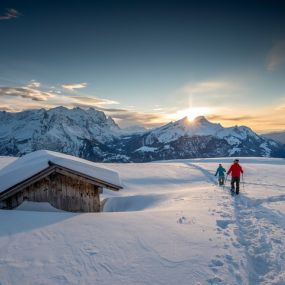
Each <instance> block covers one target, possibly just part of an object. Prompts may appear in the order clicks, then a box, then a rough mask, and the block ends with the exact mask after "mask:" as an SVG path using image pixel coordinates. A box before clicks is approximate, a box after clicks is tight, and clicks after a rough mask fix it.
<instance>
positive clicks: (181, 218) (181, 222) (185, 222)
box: [177, 216, 189, 224]
mask: <svg viewBox="0 0 285 285" xmlns="http://www.w3.org/2000/svg"><path fill="white" fill-rule="evenodd" d="M177 223H178V224H189V222H188V219H187V218H186V217H184V216H183V217H180V218H179V219H178V220H177Z"/></svg>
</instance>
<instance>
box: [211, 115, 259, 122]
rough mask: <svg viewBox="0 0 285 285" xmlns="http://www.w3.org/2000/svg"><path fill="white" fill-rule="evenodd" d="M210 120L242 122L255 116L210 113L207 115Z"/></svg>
mask: <svg viewBox="0 0 285 285" xmlns="http://www.w3.org/2000/svg"><path fill="white" fill-rule="evenodd" d="M207 118H208V119H209V120H218V121H231V122H242V121H246V120H253V119H254V118H255V117H253V116H249V115H245V116H236V117H231V116H223V115H209V116H207Z"/></svg>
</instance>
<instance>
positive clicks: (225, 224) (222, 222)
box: [216, 220, 234, 229]
mask: <svg viewBox="0 0 285 285" xmlns="http://www.w3.org/2000/svg"><path fill="white" fill-rule="evenodd" d="M216 223H217V226H218V227H220V228H222V229H226V228H227V227H228V225H229V224H234V221H233V220H217V221H216Z"/></svg>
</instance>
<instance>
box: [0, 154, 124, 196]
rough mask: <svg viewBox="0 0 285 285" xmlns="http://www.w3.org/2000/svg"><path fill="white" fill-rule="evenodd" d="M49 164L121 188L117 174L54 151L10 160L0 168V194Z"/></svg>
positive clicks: (92, 163) (86, 161) (95, 164)
mask: <svg viewBox="0 0 285 285" xmlns="http://www.w3.org/2000/svg"><path fill="white" fill-rule="evenodd" d="M3 162H4V160H3ZM5 162H7V161H5ZM49 163H53V164H56V165H59V166H62V167H65V168H68V169H70V170H73V171H76V172H77V173H81V174H83V175H87V176H88V177H91V178H94V179H98V180H101V181H105V182H107V183H110V184H112V185H114V186H117V187H118V188H122V186H121V181H120V178H119V174H118V173H117V172H115V171H113V170H110V169H107V168H105V167H101V165H100V166H98V163H94V162H91V161H88V160H85V159H81V158H78V157H74V156H71V155H66V154H62V153H58V152H54V151H48V150H38V151H35V152H32V153H29V154H26V155H24V156H22V157H19V158H17V159H10V160H9V162H8V163H6V166H4V167H3V168H2V169H1V167H0V193H1V192H3V191H5V190H7V189H9V188H11V187H13V186H15V185H17V184H18V183H21V182H22V181H25V180H26V179H29V178H30V177H32V176H33V175H35V174H37V173H39V172H41V171H43V170H45V169H47V168H48V167H49Z"/></svg>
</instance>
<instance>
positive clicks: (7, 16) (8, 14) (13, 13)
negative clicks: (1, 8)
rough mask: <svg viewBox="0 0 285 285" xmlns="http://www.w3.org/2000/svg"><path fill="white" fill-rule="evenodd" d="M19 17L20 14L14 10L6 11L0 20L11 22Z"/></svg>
mask: <svg viewBox="0 0 285 285" xmlns="http://www.w3.org/2000/svg"><path fill="white" fill-rule="evenodd" d="M19 16H21V14H20V13H19V12H18V11H17V10H15V9H12V8H10V9H7V11H6V13H5V14H4V15H3V16H0V20H11V19H16V18H18V17H19Z"/></svg>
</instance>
